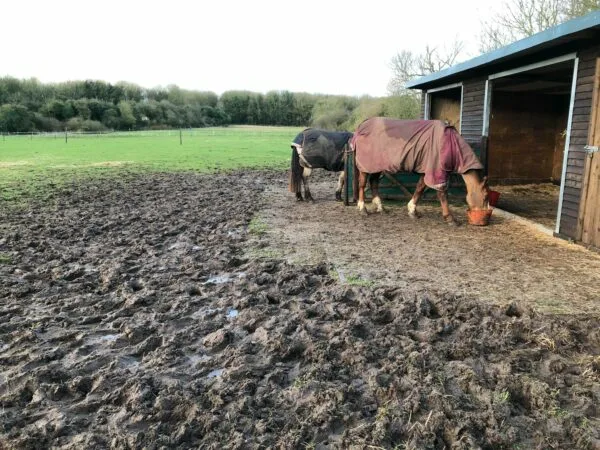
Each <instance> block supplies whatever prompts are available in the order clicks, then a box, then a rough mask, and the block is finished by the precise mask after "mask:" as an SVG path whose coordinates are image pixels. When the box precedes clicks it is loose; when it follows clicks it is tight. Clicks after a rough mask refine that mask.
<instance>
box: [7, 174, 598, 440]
mask: <svg viewBox="0 0 600 450" xmlns="http://www.w3.org/2000/svg"><path fill="white" fill-rule="evenodd" d="M323 180H324V181H321V182H317V183H315V189H314V194H315V197H317V200H318V201H317V203H315V204H314V205H304V204H301V205H298V204H296V203H295V202H294V201H293V199H292V196H291V194H289V193H287V192H286V179H285V175H284V174H281V173H269V172H246V173H240V174H231V175H225V174H221V175H193V174H179V175H146V176H143V177H142V176H136V177H133V176H132V177H124V178H122V179H121V181H119V182H115V181H113V182H106V181H103V182H100V181H98V182H88V183H86V184H80V185H78V186H77V188H73V189H71V190H68V191H62V192H60V193H57V195H56V196H55V197H54V201H53V202H52V203H51V204H43V205H33V206H31V207H29V208H28V209H26V210H21V211H14V210H11V211H10V214H8V213H6V212H7V210H5V211H4V212H5V214H4V215H2V216H1V217H0V233H1V237H0V279H1V283H0V299H1V300H0V448H47V447H54V448H142V447H145V448H190V447H194V448H214V449H220V448H320V449H325V448H357V449H363V448H365V449H366V448H370V449H374V448H455V449H458V448H464V449H468V448H565V447H569V448H600V406H599V405H600V330H599V327H598V319H597V316H595V315H594V314H590V312H593V308H592V306H591V305H592V304H593V299H592V296H593V290H592V288H590V287H589V286H583V285H577V286H575V287H573V288H572V289H571V292H569V291H568V289H567V288H566V287H565V288H563V290H558V291H556V289H558V286H559V285H560V284H559V283H558V282H555V283H556V284H553V285H551V286H549V287H546V288H545V289H546V290H545V291H544V292H547V293H548V295H552V296H553V297H552V298H553V299H554V300H556V301H560V302H562V303H565V304H568V305H569V308H571V309H573V311H571V312H575V313H576V312H578V311H579V312H584V311H586V312H588V314H569V315H560V316H558V315H550V314H545V313H543V312H540V308H538V305H537V303H536V301H534V300H535V298H538V297H536V295H537V296H539V297H540V298H541V294H539V293H537V294H536V290H537V289H539V288H540V286H541V285H542V284H543V283H547V282H549V281H551V280H550V279H549V278H548V277H547V276H546V272H545V270H546V265H547V264H552V267H553V270H555V271H556V270H558V268H559V267H561V264H562V267H563V268H564V270H561V271H560V274H561V277H563V278H564V282H565V283H573V284H576V283H579V282H580V281H581V280H580V279H579V278H576V277H575V278H569V277H570V276H573V277H574V275H570V274H572V273H574V272H577V270H575V268H574V267H573V264H578V265H580V267H588V266H590V265H591V266H592V269H593V267H597V266H593V264H598V259H595V256H594V255H593V254H591V253H589V252H587V251H584V250H580V249H576V248H572V247H569V246H566V245H562V244H556V243H554V242H553V241H549V240H544V239H541V238H538V237H536V236H535V235H531V233H529V234H528V231H527V230H526V229H524V228H519V227H518V226H517V225H516V224H514V223H512V224H511V223H508V222H505V221H502V220H498V221H496V222H494V223H493V224H492V226H491V227H488V228H487V229H485V230H484V229H474V228H471V227H467V226H463V227H459V228H456V229H450V228H448V227H446V226H445V225H441V224H439V217H438V211H437V209H436V207H435V208H434V207H433V206H431V207H429V206H427V207H425V208H424V209H423V212H424V218H423V219H421V222H419V223H418V224H416V223H415V222H411V221H409V219H408V218H407V217H405V214H404V212H403V210H401V209H400V208H399V207H398V209H393V208H392V210H391V212H390V213H389V214H388V215H385V216H369V217H367V218H364V219H363V218H360V217H357V216H356V215H355V211H354V210H353V209H350V208H346V209H343V208H342V207H341V206H340V205H339V204H336V203H334V202H333V200H332V199H333V184H332V183H329V180H328V179H327V178H325V177H324V178H323ZM1 207H2V206H1V205H0V208H1ZM461 214H462V215H463V217H464V212H463V213H459V214H457V215H458V216H459V217H460V215H461ZM374 224H377V226H374ZM406 230H410V232H407V231H406ZM498 235H502V236H498ZM506 236H508V238H507V237H506ZM516 236H520V241H518V239H517V237H516ZM467 244H469V245H468V246H467ZM501 245H504V246H506V247H511V246H513V247H514V246H515V245H520V247H519V246H517V248H516V249H515V250H513V251H512V253H511V252H509V251H508V250H505V251H504V252H501V251H500V250H498V249H496V250H490V249H493V248H494V247H495V246H496V247H499V246H501ZM465 246H467V248H465ZM547 247H550V248H551V250H552V251H551V250H545V249H546V248H547ZM309 248H310V249H312V250H310V251H309V250H308V249H309ZM402 249H405V250H402ZM410 253H416V254H417V255H419V256H420V257H421V258H420V259H419V258H416V261H421V262H416V263H413V265H411V264H410V261H413V260H414V259H415V258H413V259H411V258H409V254H410ZM525 253H527V254H525ZM530 253H535V257H534V256H532V255H531V254H530ZM551 254H554V255H555V257H554V259H553V260H552V261H550V262H548V261H545V260H544V258H546V257H547V256H549V255H551ZM511 255H512V256H511ZM501 258H503V259H501ZM510 258H515V259H510ZM535 258H537V259H535ZM294 259H295V260H296V261H294ZM483 263H485V265H487V266H489V267H487V268H482V269H476V268H477V267H479V266H481V265H482V264H483ZM414 264H416V266H415V265H414ZM526 266H528V267H526ZM578 267H579V266H578ZM359 269H361V270H362V272H361V271H360V270H359ZM419 269H422V270H419ZM499 269H504V272H502V271H501V270H499ZM592 269H590V270H592ZM511 271H514V272H515V273H514V274H512V275H510V274H509V272H511ZM523 271H526V272H527V274H528V275H527V276H531V277H533V274H536V273H537V274H538V276H539V278H531V279H530V283H529V284H527V285H522V286H521V292H522V295H521V297H519V296H518V295H517V294H518V292H517V289H516V287H515V286H516V285H517V283H518V280H519V279H520V280H523V278H519V277H520V276H523V275H521V273H522V272H523ZM486 272H487V273H489V276H487V277H485V276H483V274H484V273H486ZM495 272H496V273H495ZM417 273H418V274H419V275H417ZM590 273H591V272H590ZM482 277H483V278H482ZM511 277H513V278H516V280H517V281H510V280H511ZM453 278H455V279H457V280H459V281H449V280H450V279H453ZM556 278H558V276H556ZM440 279H441V280H445V281H443V282H442V283H441V285H440V282H439V280H440ZM467 281H469V282H470V283H471V284H468V285H467V284H461V283H465V282H467ZM589 283H590V284H591V283H592V281H589ZM596 283H597V282H596ZM496 284H500V285H501V286H500V287H497V286H496ZM573 291H577V292H582V293H580V294H576V295H579V297H577V296H576V297H575V300H572V299H571V294H572V293H573ZM490 292H491V294H490ZM501 292H505V294H504V296H503V295H500V293H501ZM596 298H597V296H596ZM532 299H533V300H532ZM569 302H572V303H573V302H574V303H573V304H571V303H569ZM533 307H535V309H534V308H533Z"/></svg>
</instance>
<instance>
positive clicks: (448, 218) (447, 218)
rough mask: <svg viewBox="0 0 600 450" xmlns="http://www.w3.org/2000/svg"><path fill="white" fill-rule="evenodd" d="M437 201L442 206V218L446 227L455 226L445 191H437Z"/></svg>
mask: <svg viewBox="0 0 600 450" xmlns="http://www.w3.org/2000/svg"><path fill="white" fill-rule="evenodd" d="M437 197H438V200H439V201H440V204H441V205H442V216H443V217H444V222H446V223H447V224H448V225H451V226H456V225H458V223H457V222H456V220H454V217H453V216H452V213H450V207H449V206H448V195H447V192H446V191H438V192H437Z"/></svg>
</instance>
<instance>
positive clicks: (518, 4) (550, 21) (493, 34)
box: [479, 0, 600, 53]
mask: <svg viewBox="0 0 600 450" xmlns="http://www.w3.org/2000/svg"><path fill="white" fill-rule="evenodd" d="M598 9H600V0H505V1H504V2H503V3H502V6H501V12H499V13H497V14H495V15H494V17H492V18H491V19H490V20H488V21H484V22H482V24H481V28H482V31H481V34H480V36H479V42H480V44H479V50H480V51H481V52H482V53H485V52H489V51H492V50H496V49H497V48H500V47H503V46H505V45H508V44H510V43H511V42H514V41H517V40H519V39H522V38H525V37H527V36H531V35H533V34H536V33H539V32H540V31H544V30H546V29H548V28H550V27H553V26H555V25H558V24H561V23H563V22H566V21H567V20H569V19H573V18H575V17H579V16H582V15H584V14H587V13H588V12H590V11H594V10H598Z"/></svg>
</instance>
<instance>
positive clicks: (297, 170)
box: [290, 146, 303, 193]
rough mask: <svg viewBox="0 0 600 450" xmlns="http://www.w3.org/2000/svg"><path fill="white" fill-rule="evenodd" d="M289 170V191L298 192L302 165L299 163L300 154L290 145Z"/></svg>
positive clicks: (300, 185) (300, 183)
mask: <svg viewBox="0 0 600 450" xmlns="http://www.w3.org/2000/svg"><path fill="white" fill-rule="evenodd" d="M291 169H292V170H291V172H290V192H294V193H296V192H300V188H301V187H302V170H303V169H302V166H301V165H300V156H299V155H298V149H297V148H296V147H294V146H292V167H291Z"/></svg>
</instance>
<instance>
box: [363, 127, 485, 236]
mask: <svg viewBox="0 0 600 450" xmlns="http://www.w3.org/2000/svg"><path fill="white" fill-rule="evenodd" d="M351 148H352V150H353V151H354V155H355V159H354V160H355V164H354V170H355V172H354V175H355V176H354V180H355V192H356V190H357V191H358V209H359V211H360V212H361V213H363V214H367V213H368V211H367V209H366V207H365V187H366V185H367V180H368V181H369V183H370V187H371V192H372V195H373V201H372V202H373V205H375V208H376V211H377V212H383V204H382V202H381V197H380V196H379V178H380V175H381V173H382V172H389V173H397V172H414V173H420V174H422V176H421V178H420V179H419V182H418V183H417V188H416V190H415V192H414V194H413V197H412V199H411V200H410V202H409V203H408V214H409V216H410V217H413V218H416V217H419V213H418V212H417V204H418V202H419V200H420V198H421V196H422V195H423V192H424V191H425V189H426V188H427V187H430V188H432V189H435V190H436V191H437V196H438V199H439V201H440V203H441V206H442V216H443V218H444V221H445V222H446V223H448V224H449V225H456V221H455V220H454V217H453V216H452V213H451V212H450V208H449V206H448V196H447V189H448V180H449V174H450V173H452V172H455V173H459V174H461V175H462V177H463V179H464V181H465V184H466V187H467V198H466V200H467V204H468V205H469V222H470V223H473V224H479V225H486V224H487V221H488V219H489V214H490V213H491V210H490V209H489V204H488V192H489V188H488V186H487V178H485V177H484V178H480V175H479V171H480V170H481V169H483V166H482V165H481V163H480V162H479V160H478V159H477V157H476V156H475V154H474V153H473V150H472V149H471V147H470V146H469V145H468V144H467V143H466V142H465V141H464V140H463V139H462V137H461V136H460V135H459V134H458V132H457V131H456V130H455V129H454V128H453V127H450V126H448V125H446V124H445V123H443V122H441V121H433V120H431V121H428V120H411V121H404V120H396V119H387V118H381V117H375V118H371V119H367V120H365V121H364V122H363V123H361V124H360V125H359V126H358V128H357V130H356V132H355V133H354V137H353V139H352V142H351ZM476 212H481V213H482V219H481V220H479V221H477V220H476V219H473V221H472V220H471V217H472V215H473V217H474V216H475V215H476Z"/></svg>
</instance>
